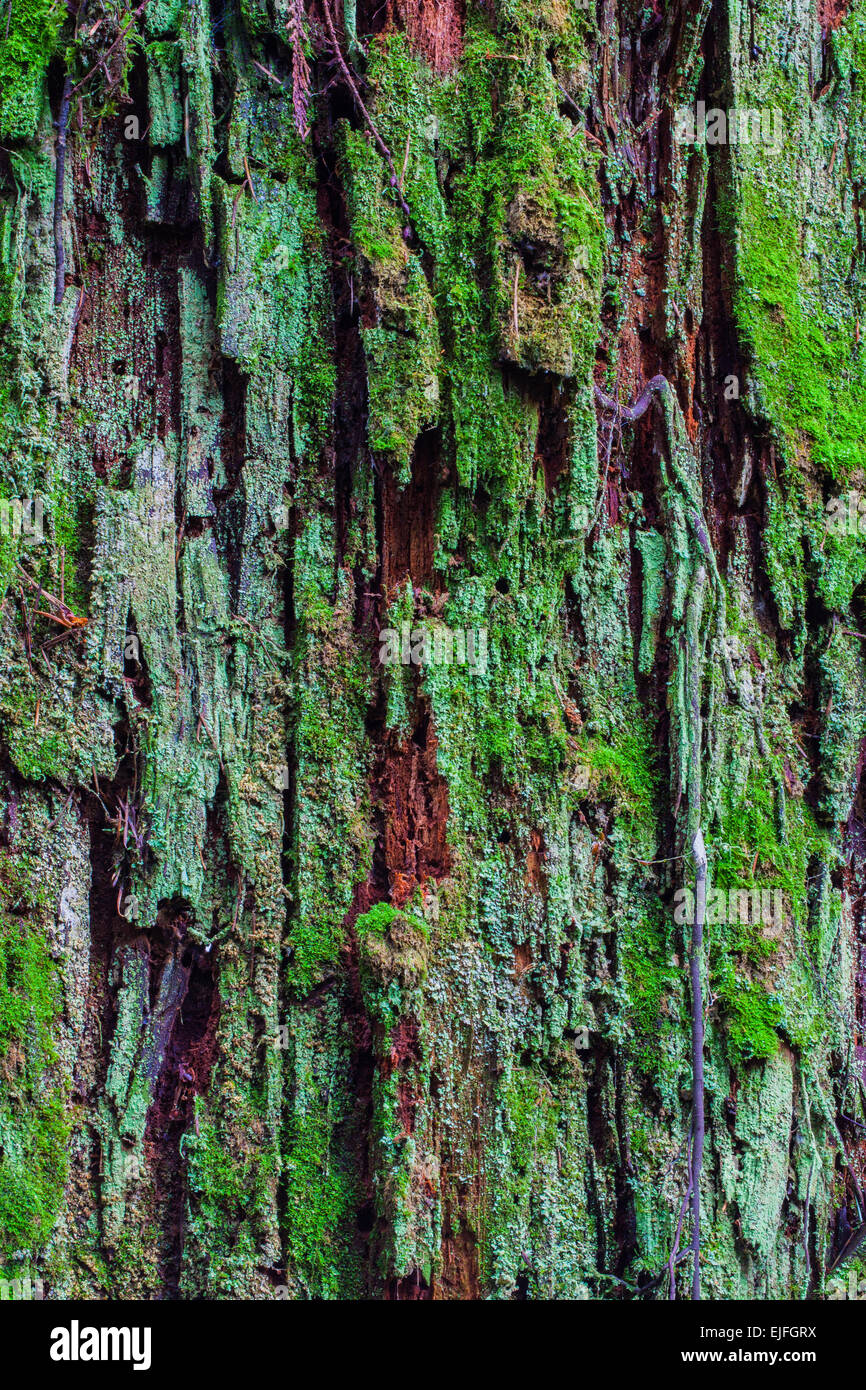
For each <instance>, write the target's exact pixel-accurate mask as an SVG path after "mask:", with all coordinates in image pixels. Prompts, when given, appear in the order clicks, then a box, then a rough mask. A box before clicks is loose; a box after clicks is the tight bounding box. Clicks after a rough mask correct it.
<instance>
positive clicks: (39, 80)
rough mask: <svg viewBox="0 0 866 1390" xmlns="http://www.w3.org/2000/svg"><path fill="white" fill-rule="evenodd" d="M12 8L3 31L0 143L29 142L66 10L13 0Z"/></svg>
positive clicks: (45, 0)
mask: <svg viewBox="0 0 866 1390" xmlns="http://www.w3.org/2000/svg"><path fill="white" fill-rule="evenodd" d="M10 6H11V9H10V10H8V11H6V12H5V13H4V16H3V22H2V27H0V139H5V140H29V139H32V137H33V136H34V135H35V134H36V127H37V125H38V123H39V117H40V114H41V112H42V107H43V103H44V101H45V85H44V78H45V72H46V69H47V67H48V64H49V63H50V61H51V58H52V56H53V54H54V52H55V51H56V48H57V40H58V38H59V35H60V29H61V26H62V24H63V20H64V18H65V6H63V5H58V4H56V3H52V2H51V0H10ZM7 18H8V30H7V27H6V26H7Z"/></svg>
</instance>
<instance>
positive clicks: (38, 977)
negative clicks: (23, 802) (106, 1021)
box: [0, 880, 68, 1257]
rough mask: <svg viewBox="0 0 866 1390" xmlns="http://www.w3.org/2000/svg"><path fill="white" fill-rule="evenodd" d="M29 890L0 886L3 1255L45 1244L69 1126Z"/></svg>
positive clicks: (52, 1005) (45, 958)
mask: <svg viewBox="0 0 866 1390" xmlns="http://www.w3.org/2000/svg"><path fill="white" fill-rule="evenodd" d="M28 894H29V890H28V888H27V886H26V884H25V883H24V882H23V881H21V880H16V881H7V882H6V883H3V884H0V1077H2V1082H3V1085H2V1088H0V1093H2V1099H0V1153H2V1157H0V1256H6V1257H8V1256H9V1255H10V1254H11V1253H12V1252H13V1251H15V1250H20V1249H28V1248H32V1247H34V1246H37V1245H39V1244H41V1243H42V1242H44V1241H45V1240H46V1239H47V1237H48V1235H49V1233H50V1231H51V1228H52V1226H53V1224H54V1221H55V1218H56V1216H57V1212H58V1210H59V1207H60V1203H61V1201H62V1197H63V1188H64V1182H65V1178H66V1143H67V1137H68V1124H67V1121H66V1116H65V1114H64V1110H63V1106H62V1103H61V1100H60V1097H59V1096H58V1095H57V1094H56V1092H55V1090H54V1089H53V1087H52V1085H51V1068H52V1064H53V1063H54V1062H55V1060H56V1054H55V1048H54V1043H53V1032H54V1029H55V1022H56V1018H57V1014H58V1011H59V1008H60V1000H59V986H58V979H57V969H56V966H55V964H54V962H53V960H52V959H51V955H50V953H49V950H48V946H47V944H46V942H45V939H44V936H43V933H42V929H41V921H40V914H39V913H38V912H37V913H33V914H32V915H31V912H28V915H27V916H25V915H23V914H22V915H19V912H20V910H21V909H22V908H24V907H25V906H26V907H27V908H28V909H31V910H32V908H33V906H34V904H32V903H28V901H27V899H28Z"/></svg>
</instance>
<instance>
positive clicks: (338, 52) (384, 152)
mask: <svg viewBox="0 0 866 1390" xmlns="http://www.w3.org/2000/svg"><path fill="white" fill-rule="evenodd" d="M322 9H323V11H324V15H325V24H326V26H327V30H328V38H329V39H330V41H331V48H332V50H333V53H334V57H335V59H336V60H337V65H338V67H339V69H340V71H341V73H342V74H343V77H344V78H345V81H346V85H347V86H348V88H349V91H350V92H351V93H352V97H353V98H354V101H355V105H356V106H357V108H358V110H359V111H360V113H361V115H362V116H363V118H364V121H365V123H366V126H367V129H368V130H369V132H370V134H371V135H372V137H373V139H374V140H375V142H376V145H377V147H378V149H379V153H380V154H381V156H382V158H383V159H384V161H385V163H386V164H387V166H388V168H389V170H390V171H391V187H392V188H393V189H394V192H395V194H396V197H397V201H398V202H399V204H400V207H401V209H402V211H403V214H404V216H405V217H406V220H407V222H411V220H412V214H411V213H410V211H409V204H408V203H407V202H406V199H405V198H404V196H403V190H402V189H401V187H400V179H399V177H398V175H397V170H396V168H395V167H394V160H393V158H392V157H391V151H390V150H389V149H388V146H387V145H386V144H385V141H384V140H383V139H382V137H381V135H380V134H379V132H378V130H377V129H376V124H375V122H374V120H373V117H372V116H371V115H370V112H369V111H368V110H367V108H366V106H365V105H364V101H363V98H362V97H361V93H360V92H359V90H358V84H357V83H356V81H355V79H354V77H353V76H352V70H351V68H350V67H349V64H348V63H347V62H346V59H345V58H344V57H343V50H342V49H341V48H340V42H339V39H338V38H337V31H336V29H335V28H334V20H333V18H332V15H331V7H330V3H329V0H322Z"/></svg>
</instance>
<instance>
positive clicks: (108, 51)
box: [70, 0, 147, 97]
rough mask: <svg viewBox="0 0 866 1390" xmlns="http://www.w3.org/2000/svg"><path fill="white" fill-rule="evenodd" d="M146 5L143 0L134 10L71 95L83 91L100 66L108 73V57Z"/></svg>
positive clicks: (145, 0)
mask: <svg viewBox="0 0 866 1390" xmlns="http://www.w3.org/2000/svg"><path fill="white" fill-rule="evenodd" d="M146 6H147V0H141V4H140V5H139V7H138V9H137V10H133V12H132V19H131V20H130V21H129V23H128V24H127V26H126V28H125V29H121V31H120V33H119V34H118V36H117V38H116V39H115V40H114V43H113V44H111V45H110V47H108V48H106V50H105V52H104V53H103V55H102V57H101V58H100V60H99V62H98V63H96V64H95V65H94V66H93V67H92V68H91V69H90V72H88V73H86V74H85V76H84V77H82V79H81V81H80V82H78V83H76V85H75V86H74V87H73V88H72V91H71V92H70V96H73V97H74V96H75V93H76V92H80V91H81V88H82V87H83V86H84V85H85V83H86V82H89V81H90V79H91V77H93V76H94V74H95V73H97V72H99V69H100V68H104V69H105V73H106V76H107V75H108V69H107V68H106V67H105V60H106V58H109V57H110V56H111V54H112V53H113V52H114V50H115V48H116V47H117V45H118V44H119V43H120V41H121V39H125V38H126V36H127V34H128V33H129V31H130V29H132V28H133V26H134V24H135V21H136V20H137V19H138V17H139V15H140V14H141V12H142V10H144V9H145V8H146Z"/></svg>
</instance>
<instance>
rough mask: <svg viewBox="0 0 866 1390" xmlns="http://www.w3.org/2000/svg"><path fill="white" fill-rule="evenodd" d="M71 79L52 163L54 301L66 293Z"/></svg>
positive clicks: (63, 99) (66, 80)
mask: <svg viewBox="0 0 866 1390" xmlns="http://www.w3.org/2000/svg"><path fill="white" fill-rule="evenodd" d="M71 93H72V80H71V78H70V76H69V74H68V73H67V74H66V76H65V77H64V79H63V96H62V97H61V99H60V114H59V116H58V118H57V149H56V151H55V156H54V159H55V165H54V267H55V269H54V303H55V305H59V304H62V303H63V296H64V294H65V293H66V261H65V256H64V251H63V200H64V196H65V193H64V183H65V178H66V127H67V125H68V124H69V101H70V96H71Z"/></svg>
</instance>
